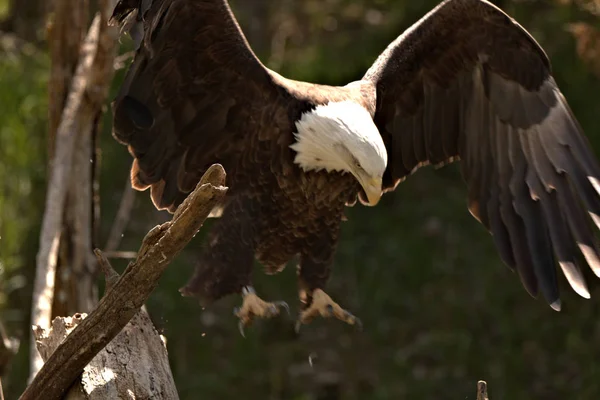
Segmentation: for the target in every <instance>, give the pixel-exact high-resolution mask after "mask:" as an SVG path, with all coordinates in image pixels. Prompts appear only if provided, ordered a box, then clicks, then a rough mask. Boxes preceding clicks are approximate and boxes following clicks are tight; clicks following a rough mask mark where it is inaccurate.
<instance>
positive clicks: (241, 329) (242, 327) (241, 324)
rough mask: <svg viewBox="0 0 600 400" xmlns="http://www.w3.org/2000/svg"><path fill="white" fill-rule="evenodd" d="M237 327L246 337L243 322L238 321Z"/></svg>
mask: <svg viewBox="0 0 600 400" xmlns="http://www.w3.org/2000/svg"><path fill="white" fill-rule="evenodd" d="M238 329H239V330H240V334H241V335H242V337H243V338H244V339H246V334H245V333H244V323H243V322H242V321H238Z"/></svg>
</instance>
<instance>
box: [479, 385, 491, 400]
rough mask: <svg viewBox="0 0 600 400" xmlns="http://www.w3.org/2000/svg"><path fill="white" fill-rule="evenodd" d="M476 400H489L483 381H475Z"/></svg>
mask: <svg viewBox="0 0 600 400" xmlns="http://www.w3.org/2000/svg"><path fill="white" fill-rule="evenodd" d="M477 400H489V398H488V392H487V383H486V382H485V381H479V382H477Z"/></svg>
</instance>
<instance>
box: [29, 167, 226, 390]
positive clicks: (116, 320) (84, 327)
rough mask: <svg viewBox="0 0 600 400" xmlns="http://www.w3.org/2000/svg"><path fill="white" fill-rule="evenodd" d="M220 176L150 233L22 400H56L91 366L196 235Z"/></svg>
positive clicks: (220, 192)
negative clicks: (84, 369)
mask: <svg viewBox="0 0 600 400" xmlns="http://www.w3.org/2000/svg"><path fill="white" fill-rule="evenodd" d="M224 184H225V171H224V170H223V167H221V166H220V165H218V164H216V165H213V166H211V167H210V168H209V169H208V171H206V173H205V174H204V176H203V177H202V179H201V180H200V182H199V183H198V185H197V186H196V189H195V190H194V191H193V192H192V193H191V194H190V195H189V196H188V197H187V199H186V200H185V201H184V202H183V203H182V204H181V205H180V206H179V208H178V209H177V211H176V212H175V214H174V215H173V218H172V220H171V221H169V222H166V223H164V224H162V225H158V226H156V227H154V228H153V229H152V230H150V232H148V234H147V235H146V237H145V238H144V241H143V242H142V245H141V247H140V250H139V252H138V258H137V259H136V260H135V261H134V262H132V263H130V264H129V266H128V267H127V268H126V269H125V272H124V273H123V275H121V277H120V278H119V279H118V281H117V282H116V283H115V285H114V286H113V287H112V288H110V289H108V290H107V292H106V294H105V296H104V297H103V298H102V300H100V303H99V304H98V307H97V308H96V309H95V310H94V311H93V312H92V313H91V314H90V315H89V316H88V317H87V318H85V319H84V320H83V321H82V322H81V323H80V324H79V325H78V326H77V328H75V329H74V330H73V332H72V333H71V334H70V335H69V336H68V337H67V338H66V339H65V341H64V342H63V343H62V344H61V345H60V346H59V347H58V349H57V350H56V351H55V352H54V353H53V354H52V355H51V356H50V358H49V359H48V361H47V362H46V364H44V366H43V367H42V369H41V370H40V372H39V373H38V375H37V376H36V377H35V379H34V380H33V381H32V382H31V384H30V385H29V387H28V388H27V389H26V390H25V392H24V393H23V394H22V396H21V400H33V399H37V400H41V399H47V400H58V399H60V398H61V396H62V395H63V394H64V393H65V391H66V390H67V389H68V388H69V386H70V385H71V384H72V383H73V381H75V379H76V378H77V377H78V376H79V374H80V373H81V371H82V369H83V368H84V367H85V365H86V364H88V363H89V362H90V360H91V359H92V358H93V357H94V356H95V355H96V354H97V353H98V352H99V351H100V350H102V348H104V346H106V344H107V343H109V342H110V341H111V340H112V339H113V338H114V337H115V336H116V335H117V334H118V333H119V332H120V331H121V329H122V328H123V327H124V326H125V325H126V324H127V323H128V322H129V321H130V320H131V318H132V317H133V316H134V315H135V314H136V313H137V312H138V310H139V308H140V307H141V306H142V305H143V304H144V302H145V301H146V299H147V298H148V296H150V293H151V292H152V290H154V288H155V287H156V285H157V284H158V279H159V278H160V276H161V275H162V273H163V271H164V270H165V269H166V268H167V266H168V265H169V263H170V262H171V260H172V259H173V258H174V257H175V255H177V253H179V251H181V249H183V247H184V246H185V245H186V244H187V243H188V242H189V241H190V240H191V239H192V237H193V236H194V235H195V234H196V233H197V232H198V230H199V229H200V227H201V226H202V224H203V223H204V220H205V219H206V218H207V217H208V215H209V214H210V212H211V210H212V209H213V207H214V206H215V205H216V204H218V203H219V202H220V201H221V200H222V199H223V197H224V195H225V193H226V191H227V188H226V187H224V186H223V185H224Z"/></svg>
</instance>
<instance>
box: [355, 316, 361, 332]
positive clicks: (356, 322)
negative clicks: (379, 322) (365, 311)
mask: <svg viewBox="0 0 600 400" xmlns="http://www.w3.org/2000/svg"><path fill="white" fill-rule="evenodd" d="M354 326H356V329H357V330H359V331H362V330H363V324H362V321H361V320H360V318H356V317H354Z"/></svg>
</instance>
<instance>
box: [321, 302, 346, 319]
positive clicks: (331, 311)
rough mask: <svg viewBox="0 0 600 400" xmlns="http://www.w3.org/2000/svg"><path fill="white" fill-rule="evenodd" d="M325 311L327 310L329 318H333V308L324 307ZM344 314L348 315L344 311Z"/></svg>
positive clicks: (329, 306) (330, 306)
mask: <svg viewBox="0 0 600 400" xmlns="http://www.w3.org/2000/svg"><path fill="white" fill-rule="evenodd" d="M325 309H326V310H327V313H328V314H329V317H333V316H334V312H333V306H332V305H331V304H327V305H326V306H325ZM346 313H348V314H350V313H349V312H348V311H346ZM350 315H352V314H350Z"/></svg>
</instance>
